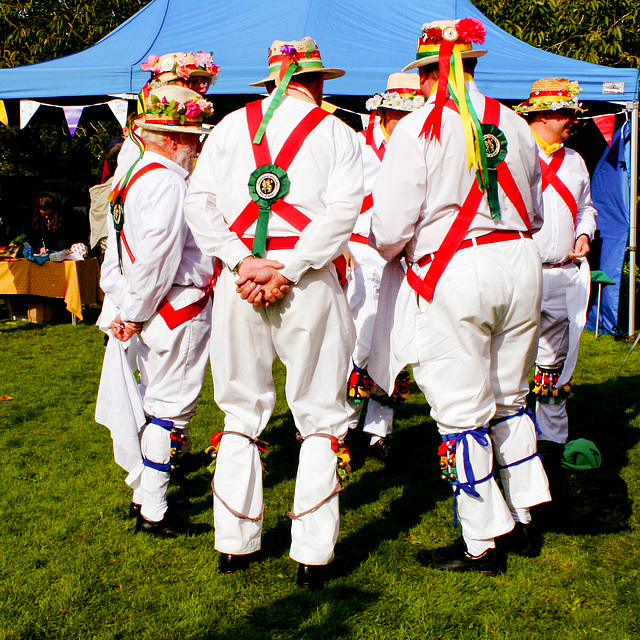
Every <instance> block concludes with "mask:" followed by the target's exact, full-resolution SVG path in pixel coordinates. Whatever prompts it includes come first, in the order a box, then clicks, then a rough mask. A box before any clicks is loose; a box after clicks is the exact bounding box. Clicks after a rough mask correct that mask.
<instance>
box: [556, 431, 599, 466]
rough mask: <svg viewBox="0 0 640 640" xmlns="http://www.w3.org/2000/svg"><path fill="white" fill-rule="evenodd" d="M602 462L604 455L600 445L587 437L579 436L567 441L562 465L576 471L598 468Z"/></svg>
mask: <svg viewBox="0 0 640 640" xmlns="http://www.w3.org/2000/svg"><path fill="white" fill-rule="evenodd" d="M601 463H602V455H601V454H600V451H599V450H598V447H596V445H595V444H594V443H593V442H591V440H586V439H585V438H578V439H577V440H571V441H570V442H567V444H566V446H565V448H564V460H563V461H562V466H563V467H565V468H567V469H573V470H575V471H587V470H588V469H597V468H598V467H599V466H600V464H601Z"/></svg>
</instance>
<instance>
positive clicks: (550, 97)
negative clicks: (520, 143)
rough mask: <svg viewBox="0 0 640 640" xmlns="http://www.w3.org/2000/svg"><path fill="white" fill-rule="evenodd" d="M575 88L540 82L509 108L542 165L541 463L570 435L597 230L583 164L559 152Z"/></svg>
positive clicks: (572, 116) (571, 121) (538, 237)
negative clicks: (524, 126)
mask: <svg viewBox="0 0 640 640" xmlns="http://www.w3.org/2000/svg"><path fill="white" fill-rule="evenodd" d="M580 92H581V89H580V87H579V86H578V83H577V82H570V81H569V80H568V79H567V78H542V79H541V80H536V82H534V83H533V85H532V86H531V94H530V96H529V99H528V100H525V102H523V103H521V104H520V105H518V106H516V107H514V109H515V110H516V111H517V112H518V113H520V114H521V115H522V116H524V117H525V118H526V120H527V122H528V123H529V126H530V127H531V131H532V132H533V135H534V137H535V139H536V142H537V143H538V150H539V155H540V165H541V167H542V201H543V208H544V224H543V225H542V229H540V230H539V231H538V232H537V233H534V234H533V239H534V241H535V243H536V246H537V247H538V250H539V251H540V257H541V258H542V309H541V314H540V340H539V341H538V354H537V355H536V370H535V375H534V385H535V386H534V394H535V395H536V422H537V423H538V448H539V450H540V451H541V453H542V455H543V456H544V457H545V461H547V458H549V460H548V461H549V462H551V459H552V458H559V457H560V456H561V455H562V451H563V450H564V444H565V443H566V441H567V438H568V435H569V418H568V416H567V396H568V395H569V393H570V391H571V375H572V374H573V370H574V368H575V365H576V361H577V358H578V348H579V345H580V336H581V334H582V330H583V329H584V326H585V323H586V318H587V305H588V303H589V293H590V291H591V277H590V270H589V263H588V262H587V261H586V256H587V255H588V253H589V249H590V243H591V240H592V239H593V236H594V233H595V230H596V215H597V211H596V209H595V208H594V206H593V202H592V200H591V181H590V178H589V172H588V170H587V167H586V165H585V163H584V160H583V159H582V157H581V156H580V154H579V153H578V152H577V151H574V150H573V149H569V148H568V147H566V146H565V142H566V141H567V140H568V138H569V136H570V134H571V131H572V129H573V127H574V125H575V124H576V122H577V117H576V116H577V114H578V113H580V112H582V111H584V109H582V108H581V106H580V104H579V103H578V94H579V93H580Z"/></svg>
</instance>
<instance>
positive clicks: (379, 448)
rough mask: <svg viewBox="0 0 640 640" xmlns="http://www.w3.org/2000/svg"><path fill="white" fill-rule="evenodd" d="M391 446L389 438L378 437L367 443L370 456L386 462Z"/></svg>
mask: <svg viewBox="0 0 640 640" xmlns="http://www.w3.org/2000/svg"><path fill="white" fill-rule="evenodd" d="M391 452H392V446H391V440H390V438H380V439H379V440H377V441H376V442H374V443H373V444H371V445H369V455H370V456H371V457H372V458H376V459H378V460H381V461H382V462H387V461H388V460H389V457H390V456H391Z"/></svg>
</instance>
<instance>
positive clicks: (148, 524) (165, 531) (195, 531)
mask: <svg viewBox="0 0 640 640" xmlns="http://www.w3.org/2000/svg"><path fill="white" fill-rule="evenodd" d="M210 530H211V526H210V525H208V524H202V523H194V522H190V521H189V520H182V519H180V518H178V517H177V516H175V515H173V513H172V512H171V510H167V511H166V512H165V514H164V517H163V518H162V520H160V521H159V522H152V521H151V520H147V519H146V518H145V517H143V515H142V514H141V513H139V514H138V519H137V520H136V531H142V533H150V534H152V535H154V536H161V537H163V538H177V537H179V536H197V535H199V534H201V533H206V532H207V531H210Z"/></svg>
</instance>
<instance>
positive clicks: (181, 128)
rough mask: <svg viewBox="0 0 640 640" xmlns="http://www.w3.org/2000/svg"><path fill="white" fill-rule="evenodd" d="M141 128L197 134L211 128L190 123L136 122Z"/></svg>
mask: <svg viewBox="0 0 640 640" xmlns="http://www.w3.org/2000/svg"><path fill="white" fill-rule="evenodd" d="M136 124H137V125H138V126H139V127H140V128H142V129H146V130H147V131H163V132H167V131H168V132H170V133H193V134H196V135H206V134H208V133H209V132H210V131H211V129H204V128H203V127H199V126H197V125H194V124H188V125H170V124H145V123H143V122H140V123H136Z"/></svg>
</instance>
